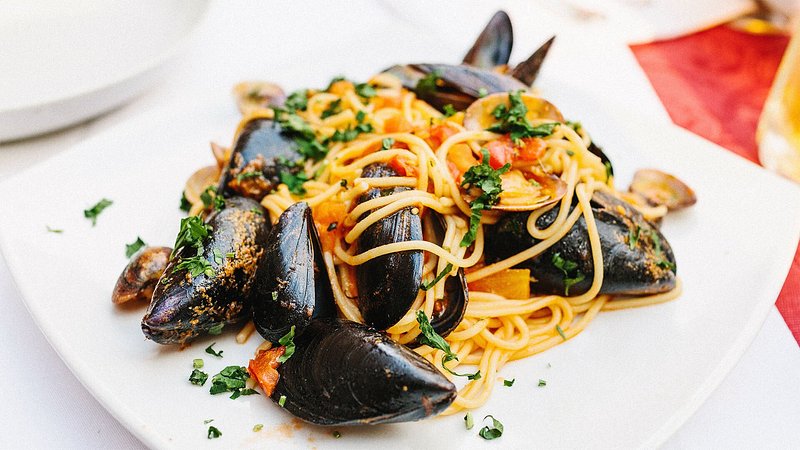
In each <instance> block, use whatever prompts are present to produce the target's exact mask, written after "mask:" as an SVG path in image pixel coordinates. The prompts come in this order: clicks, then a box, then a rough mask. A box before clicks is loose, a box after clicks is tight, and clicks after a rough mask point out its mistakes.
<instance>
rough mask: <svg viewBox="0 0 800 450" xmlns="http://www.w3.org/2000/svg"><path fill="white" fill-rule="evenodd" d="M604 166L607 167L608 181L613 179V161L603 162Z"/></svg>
mask: <svg viewBox="0 0 800 450" xmlns="http://www.w3.org/2000/svg"><path fill="white" fill-rule="evenodd" d="M603 166H605V168H606V182H608V180H610V179H611V176H612V175H614V169H612V168H611V161H606V162H604V163H603Z"/></svg>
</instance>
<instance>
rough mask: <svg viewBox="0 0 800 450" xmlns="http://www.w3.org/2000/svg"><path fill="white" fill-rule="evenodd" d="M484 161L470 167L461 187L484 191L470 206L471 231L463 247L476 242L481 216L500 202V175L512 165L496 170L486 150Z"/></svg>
mask: <svg viewBox="0 0 800 450" xmlns="http://www.w3.org/2000/svg"><path fill="white" fill-rule="evenodd" d="M481 154H482V155H483V161H481V163H480V164H478V165H475V166H472V167H470V168H469V169H468V170H467V172H466V173H464V180H463V181H462V182H461V187H463V188H466V189H469V188H472V187H476V188H478V189H480V190H481V191H483V192H482V193H481V195H480V196H478V198H476V199H475V200H473V201H471V202H470V204H469V207H470V210H471V211H472V214H471V216H470V218H469V231H467V234H465V235H464V237H463V238H462V239H461V246H462V247H468V246H470V245H471V244H472V243H473V242H474V241H475V235H476V233H477V232H478V227H479V226H480V224H481V216H482V215H483V211H484V210H487V209H491V208H492V206H494V205H496V204H497V202H499V201H500V193H501V192H503V187H502V181H501V180H500V175H502V174H504V173H506V172H508V170H509V169H510V168H511V164H506V165H504V166H503V167H501V168H499V169H497V170H495V169H493V168H492V166H490V165H489V151H488V150H486V149H485V148H482V149H481Z"/></svg>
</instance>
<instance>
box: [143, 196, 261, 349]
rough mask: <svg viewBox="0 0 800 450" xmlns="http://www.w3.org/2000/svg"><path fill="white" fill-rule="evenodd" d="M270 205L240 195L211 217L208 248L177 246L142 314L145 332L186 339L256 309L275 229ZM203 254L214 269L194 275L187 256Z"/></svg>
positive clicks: (172, 340) (161, 338)
mask: <svg viewBox="0 0 800 450" xmlns="http://www.w3.org/2000/svg"><path fill="white" fill-rule="evenodd" d="M266 214H267V212H266V210H264V208H263V207H262V206H261V205H259V204H258V203H257V202H255V201H253V200H250V199H247V198H242V197H234V198H230V199H227V200H226V201H225V207H224V208H223V209H222V210H217V211H214V212H212V213H211V214H210V215H209V216H208V218H207V219H206V224H207V225H209V226H210V227H211V231H210V232H209V235H208V237H207V238H206V239H205V241H204V242H203V246H202V250H201V251H196V250H195V249H194V248H191V247H186V248H182V249H176V250H177V254H175V255H174V257H173V258H172V259H171V260H170V261H169V263H168V264H167V267H166V269H165V271H164V275H162V277H161V279H159V280H158V284H157V285H156V287H155V291H154V292H153V298H152V300H151V303H150V307H149V308H148V309H147V313H146V314H145V316H144V318H143V319H142V331H143V332H144V334H145V336H147V337H148V338H149V339H152V340H153V341H155V342H158V343H159V344H181V343H184V342H187V341H190V340H192V339H194V338H196V337H198V336H200V335H202V334H205V333H207V332H208V331H209V330H210V329H212V328H215V329H219V328H220V327H222V326H224V325H226V324H230V323H235V322H237V321H240V320H242V319H244V318H246V317H248V315H249V314H250V291H251V288H252V286H253V283H254V280H255V274H256V269H257V267H258V261H259V260H260V259H261V257H262V255H263V254H264V247H265V245H266V241H267V235H268V233H269V230H270V224H269V221H268V220H267V219H266V217H267V216H266ZM188 258H197V259H196V261H197V262H198V263H201V264H203V265H208V266H207V267H208V273H206V271H200V272H199V273H196V274H195V276H192V273H191V271H190V269H189V268H180V267H179V265H180V263H181V261H185V260H186V259H188Z"/></svg>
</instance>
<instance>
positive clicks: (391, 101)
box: [373, 95, 403, 109]
mask: <svg viewBox="0 0 800 450" xmlns="http://www.w3.org/2000/svg"><path fill="white" fill-rule="evenodd" d="M377 99H380V100H381V106H380V108H397V109H400V106H402V103H403V101H402V97H401V96H400V95H394V96H382V97H377V98H376V100H377ZM374 101H375V100H373V102H374ZM380 108H379V107H376V109H380Z"/></svg>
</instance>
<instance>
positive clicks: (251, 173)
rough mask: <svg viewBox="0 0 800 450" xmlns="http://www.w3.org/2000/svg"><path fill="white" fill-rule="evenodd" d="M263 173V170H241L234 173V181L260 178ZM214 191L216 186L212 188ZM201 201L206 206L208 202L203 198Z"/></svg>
mask: <svg viewBox="0 0 800 450" xmlns="http://www.w3.org/2000/svg"><path fill="white" fill-rule="evenodd" d="M263 175H264V173H263V172H260V171H257V170H252V171H247V172H242V173H240V174H239V175H236V181H242V180H247V179H249V178H260V177H262V176H263ZM209 187H213V186H209ZM214 191H215V192H216V188H214ZM202 198H203V196H202V195H200V199H201V200H202ZM203 203H206V206H208V202H206V201H205V200H203Z"/></svg>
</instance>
